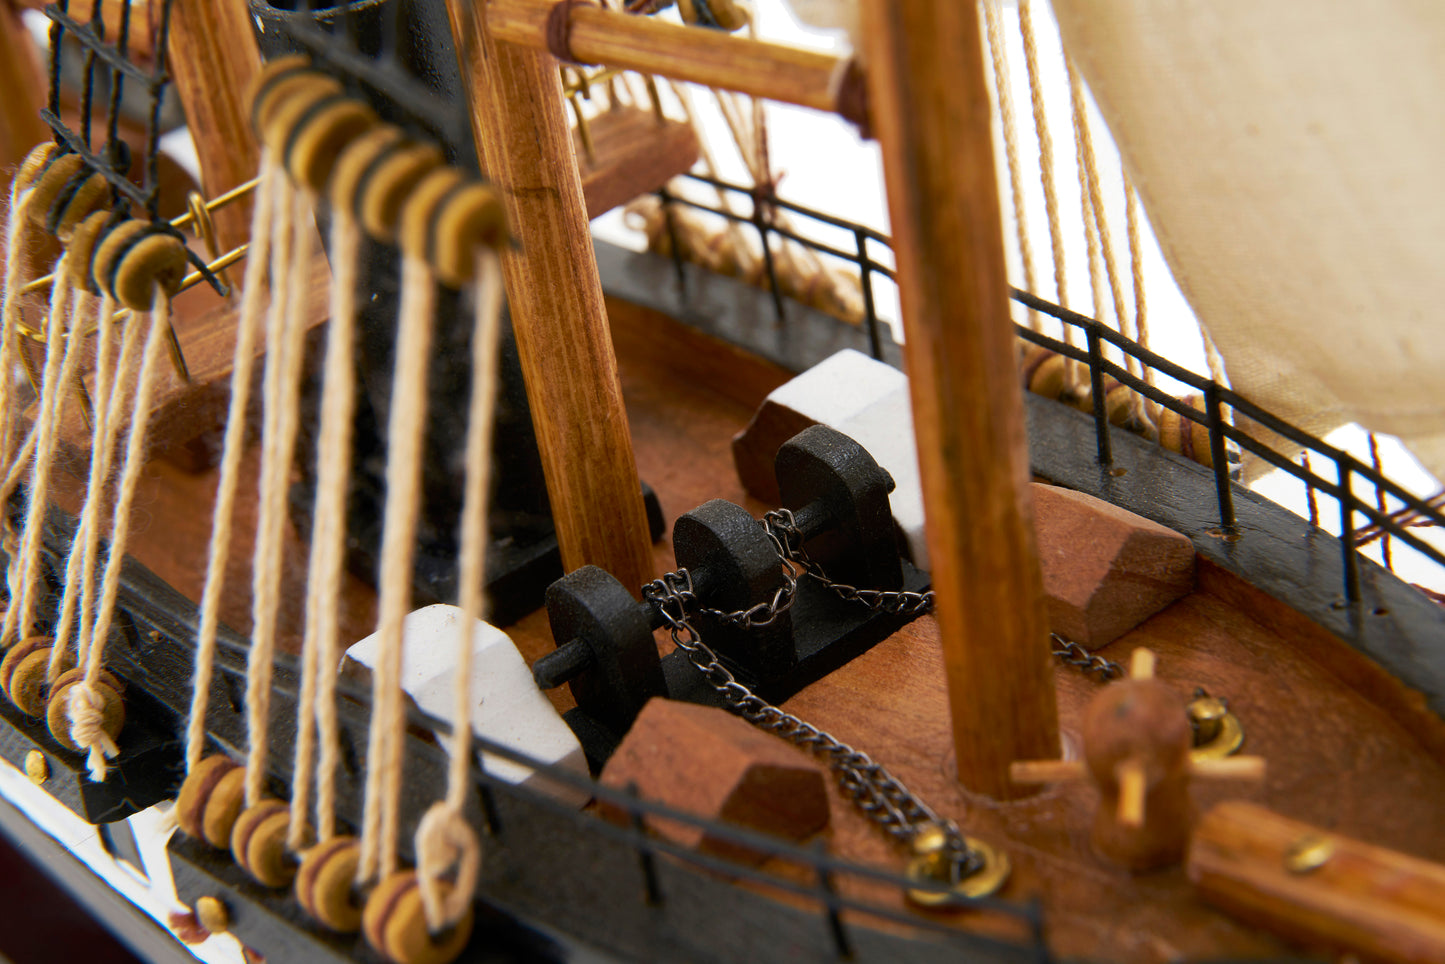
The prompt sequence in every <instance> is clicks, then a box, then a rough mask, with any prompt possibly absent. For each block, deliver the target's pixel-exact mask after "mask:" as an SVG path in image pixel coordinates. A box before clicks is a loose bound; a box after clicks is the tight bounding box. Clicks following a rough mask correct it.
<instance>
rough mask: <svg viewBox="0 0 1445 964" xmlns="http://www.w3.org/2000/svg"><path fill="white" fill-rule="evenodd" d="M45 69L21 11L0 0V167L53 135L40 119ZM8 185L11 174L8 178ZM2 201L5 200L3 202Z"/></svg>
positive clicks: (14, 161) (9, 166) (21, 157)
mask: <svg viewBox="0 0 1445 964" xmlns="http://www.w3.org/2000/svg"><path fill="white" fill-rule="evenodd" d="M46 86H47V81H46V79H45V72H44V70H42V69H41V66H40V59H39V58H38V57H37V56H36V53H35V45H34V44H33V43H31V42H30V32H29V31H28V30H26V29H25V25H24V24H23V23H21V22H20V11H19V10H16V9H13V8H11V7H10V6H9V5H7V4H5V3H0V90H3V91H5V96H4V97H3V98H0V170H10V169H12V168H14V167H17V166H18V165H19V164H20V162H21V161H23V160H24V159H25V155H26V154H28V153H30V149H31V148H32V147H34V146H35V145H37V144H40V143H42V142H43V141H45V140H46V139H47V138H49V137H50V128H49V127H47V126H46V125H45V122H44V121H42V120H41V119H40V108H42V107H44V106H45V101H44V99H43V98H44V91H45V88H46ZM5 180H6V184H7V185H8V184H9V177H8V176H7V177H6V179H5ZM0 203H3V202H0Z"/></svg>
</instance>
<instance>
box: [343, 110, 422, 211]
mask: <svg viewBox="0 0 1445 964" xmlns="http://www.w3.org/2000/svg"><path fill="white" fill-rule="evenodd" d="M405 142H406V134H404V133H403V132H402V129H401V128H400V127H397V126H396V125H395V124H384V123H383V124H377V125H376V126H375V127H373V128H371V130H369V131H366V132H365V133H363V134H360V135H358V136H357V137H356V138H354V139H353V140H351V141H350V142H349V143H348V144H347V145H346V146H345V147H343V148H342V150H341V154H340V156H338V157H337V158H336V165H335V166H334V167H333V168H332V170H331V184H330V186H329V187H328V189H327V190H328V192H329V196H330V198H331V206H332V207H333V208H337V209H340V210H343V211H351V212H352V213H354V214H356V215H357V216H358V217H359V216H360V210H361V201H360V197H361V184H362V181H363V180H364V179H365V178H366V175H367V172H368V171H370V170H371V167H372V165H373V164H375V163H376V162H378V161H379V160H380V159H381V158H382V157H383V156H385V155H386V153H387V152H388V151H391V150H392V149H393V148H395V147H397V146H398V145H400V144H403V143H405Z"/></svg>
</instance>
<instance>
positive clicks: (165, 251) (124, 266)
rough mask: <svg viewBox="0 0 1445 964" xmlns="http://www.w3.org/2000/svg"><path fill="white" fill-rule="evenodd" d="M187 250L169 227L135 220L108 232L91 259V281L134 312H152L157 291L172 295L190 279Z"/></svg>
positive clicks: (124, 222)
mask: <svg viewBox="0 0 1445 964" xmlns="http://www.w3.org/2000/svg"><path fill="white" fill-rule="evenodd" d="M186 265H187V260H186V246H185V243H184V242H183V241H182V240H181V239H180V237H179V236H177V235H176V234H175V233H174V232H173V231H172V229H170V228H169V227H168V226H160V225H156V224H154V223H153V222H150V221H145V220H141V219H139V218H132V219H129V220H126V221H122V222H121V223H120V224H118V225H116V226H115V227H113V228H111V229H110V231H108V232H106V234H105V236H104V237H103V238H101V239H100V241H99V243H98V244H97V245H96V247H95V254H94V255H93V256H92V258H91V277H92V278H93V279H94V281H95V285H96V287H97V288H99V289H100V290H101V291H108V292H110V294H111V296H112V297H113V298H115V300H116V302H117V303H118V304H120V305H122V306H123V307H126V308H129V309H131V310H132V311H149V310H150V309H151V307H152V306H153V305H154V304H155V293H156V289H157V288H159V289H162V290H164V291H166V292H167V293H168V294H170V295H175V293H176V292H177V291H179V290H180V287H181V282H182V281H183V280H184V279H185V276H186Z"/></svg>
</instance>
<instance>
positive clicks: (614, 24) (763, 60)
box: [473, 0, 848, 111]
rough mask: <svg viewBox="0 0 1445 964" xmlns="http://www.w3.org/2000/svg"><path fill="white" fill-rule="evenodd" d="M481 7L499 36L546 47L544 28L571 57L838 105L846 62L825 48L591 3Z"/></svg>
mask: <svg viewBox="0 0 1445 964" xmlns="http://www.w3.org/2000/svg"><path fill="white" fill-rule="evenodd" d="M473 3H474V4H475V5H476V6H477V7H480V6H481V4H479V3H476V2H475V0H473ZM485 6H486V17H487V24H488V29H490V30H491V33H492V36H493V38H494V39H496V40H498V41H505V42H507V43H514V44H518V45H521V46H525V47H528V48H530V49H532V50H550V49H551V47H550V46H549V41H548V38H549V33H550V34H551V36H553V37H559V36H560V37H564V38H565V41H566V51H567V52H570V54H571V59H573V60H576V61H579V62H581V63H587V64H604V65H606V66H608V67H621V68H623V69H626V70H640V71H642V72H643V73H648V74H657V75H659V76H662V77H670V78H672V79H673V80H687V81H692V82H693V83H697V84H703V85H705V86H708V87H720V88H722V89H724V90H734V91H737V92H739V93H742V94H753V95H756V96H759V97H766V98H768V99H769V100H776V101H782V102H784V103H788V104H798V105H801V106H803V107H812V108H814V109H816V110H824V111H838V110H839V107H840V104H839V93H840V90H841V87H842V85H843V78H844V73H845V71H846V68H847V63H848V62H847V61H846V60H844V59H842V58H840V57H835V56H833V55H831V54H823V53H818V52H816V51H812V50H802V49H800V48H797V47H788V46H784V45H782V44H776V43H767V42H765V41H761V40H750V39H748V38H747V37H736V36H733V35H731V34H726V33H723V32H721V31H718V30H705V29H698V28H694V27H684V26H681V25H680V24H675V23H668V22H666V21H664V20H657V19H655V18H652V17H642V16H635V15H633V14H629V13H623V12H621V11H617V10H607V9H604V8H602V7H599V6H593V5H590V4H580V3H579V4H576V5H574V6H571V7H570V8H567V7H563V6H561V5H559V4H558V3H557V2H556V0H490V2H488V3H486V4H485ZM554 10H556V13H555V14H554V12H553V11H554ZM553 16H558V17H565V18H566V24H567V26H566V29H565V30H563V29H558V28H557V26H556V24H555V21H554V22H553V24H552V26H551V27H549V19H550V18H552V17H553ZM553 52H554V53H560V52H561V51H553ZM845 100H846V98H845Z"/></svg>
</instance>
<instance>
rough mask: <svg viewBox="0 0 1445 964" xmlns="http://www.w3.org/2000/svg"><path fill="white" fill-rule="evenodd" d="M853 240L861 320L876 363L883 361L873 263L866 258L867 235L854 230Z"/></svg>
mask: <svg viewBox="0 0 1445 964" xmlns="http://www.w3.org/2000/svg"><path fill="white" fill-rule="evenodd" d="M853 240H854V241H856V242H857V244H858V283H859V285H860V286H861V287H862V289H863V320H864V323H865V324H866V325H867V326H868V350H869V351H870V352H872V354H873V357H874V358H876V359H877V360H878V361H882V360H883V341H882V339H881V338H879V337H878V309H877V307H876V306H875V305H874V304H873V262H872V261H871V260H869V258H868V234H867V232H865V231H864V230H863V228H862V227H858V228H855V229H854V231H853Z"/></svg>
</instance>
